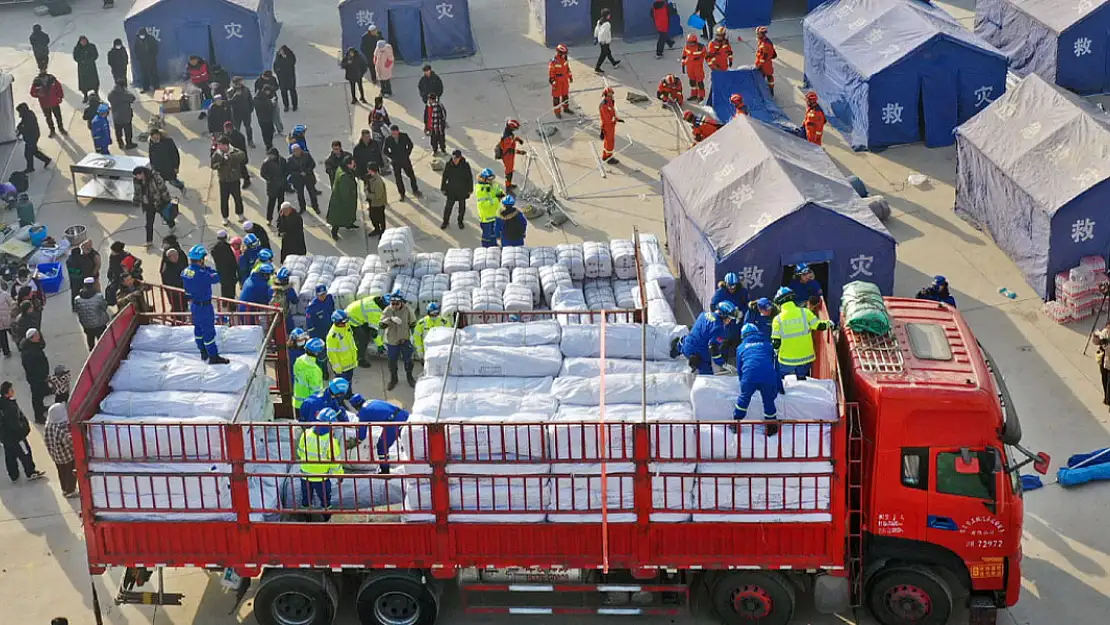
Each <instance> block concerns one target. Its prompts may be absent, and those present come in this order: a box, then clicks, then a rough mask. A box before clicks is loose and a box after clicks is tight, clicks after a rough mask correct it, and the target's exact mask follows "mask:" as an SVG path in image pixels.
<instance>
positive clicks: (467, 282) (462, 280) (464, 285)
mask: <svg viewBox="0 0 1110 625" xmlns="http://www.w3.org/2000/svg"><path fill="white" fill-rule="evenodd" d="M481 284H482V278H481V274H480V273H478V272H477V271H469V270H468V271H456V272H455V273H453V274H451V290H460V289H476V288H478V287H479V286H480V285H481Z"/></svg>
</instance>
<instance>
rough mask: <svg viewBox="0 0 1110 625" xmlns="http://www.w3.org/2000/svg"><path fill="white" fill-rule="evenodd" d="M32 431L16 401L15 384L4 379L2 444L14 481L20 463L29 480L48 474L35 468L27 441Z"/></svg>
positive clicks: (0, 398) (0, 402)
mask: <svg viewBox="0 0 1110 625" xmlns="http://www.w3.org/2000/svg"><path fill="white" fill-rule="evenodd" d="M30 433H31V424H30V423H28V422H27V417H26V416H24V415H23V411H22V410H20V408H19V404H18V403H16V401H15V385H14V384H12V383H11V382H10V381H9V380H4V383H3V384H0V444H3V445H4V464H5V465H6V466H7V469H8V477H9V478H11V480H12V481H13V482H15V481H16V480H18V479H19V465H20V464H22V465H23V474H24V475H25V476H27V479H28V480H37V479H39V478H40V477H42V476H44V475H46V474H45V473H43V472H42V471H39V470H38V469H36V468H35V459H34V458H33V457H32V456H31V445H30V443H28V442H27V435H28V434H30Z"/></svg>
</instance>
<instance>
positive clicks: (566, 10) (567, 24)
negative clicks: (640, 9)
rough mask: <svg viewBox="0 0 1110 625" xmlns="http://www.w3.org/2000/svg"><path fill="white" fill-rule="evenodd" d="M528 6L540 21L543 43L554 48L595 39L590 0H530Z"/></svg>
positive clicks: (645, 9)
mask: <svg viewBox="0 0 1110 625" xmlns="http://www.w3.org/2000/svg"><path fill="white" fill-rule="evenodd" d="M528 6H529V7H530V8H531V10H532V14H533V15H535V16H536V20H537V21H538V22H539V26H540V33H542V34H543V45H545V46H547V47H549V48H554V47H555V46H557V45H559V44H560V43H565V44H567V45H568V46H569V45H574V44H579V43H588V42H590V41H593V38H594V25H593V23H591V16H590V1H589V0H578V1H577V2H574V3H569V2H563V0H528ZM644 11H645V12H646V11H647V8H644Z"/></svg>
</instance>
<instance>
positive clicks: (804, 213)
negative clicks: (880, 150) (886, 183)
mask: <svg viewBox="0 0 1110 625" xmlns="http://www.w3.org/2000/svg"><path fill="white" fill-rule="evenodd" d="M662 179H663V221H664V226H665V227H666V234H667V245H668V247H669V249H670V252H671V254H673V256H674V260H675V263H676V264H677V265H678V269H679V280H680V281H681V283H682V285H683V286H684V287H685V289H686V290H687V291H688V292H689V293H691V294H692V296H693V297H694V298H695V299H696V300H697V302H698V303H699V304H700V305H701V306H703V307H704V306H708V305H709V301H710V299H711V298H712V297H713V291H714V289H715V288H716V284H717V281H718V280H720V279H721V278H723V277H724V275H725V274H726V273H728V272H730V271H735V272H736V273H738V274H740V275H741V276H742V277H743V278H744V279H745V281H746V282H747V286H748V288H749V289H751V291H752V293H753V296H754V297H771V296H772V295H773V294H774V292H775V291H776V290H777V289H778V287H779V286H781V285H782V283H783V279H784V278H785V277H787V274H786V271H788V269H787V266H793V265H794V264H796V263H800V262H806V263H811V264H825V265H826V268H827V278H826V282H825V287H826V288H825V294H826V298H827V301H828V306H829V312H830V314H831V315H833V316H834V318H835V317H836V316H837V315H838V314H839V310H840V294H841V290H842V289H843V287H844V285H845V284H847V283H849V282H851V281H853V280H867V281H868V282H874V283H875V284H877V285H878V286H879V289H880V290H881V291H882V292H883V293H884V294H888V295H889V294H890V293H891V292H892V289H893V288H894V266H895V252H894V245H895V243H894V238H893V237H892V236H891V235H890V233H889V232H887V230H886V228H885V227H884V226H883V225H882V223H880V222H879V220H878V218H876V217H875V215H874V214H873V213H872V212H871V209H870V208H869V207H868V206H867V204H866V203H864V201H863V200H861V199H860V197H859V195H857V194H856V192H855V190H854V189H852V186H851V185H850V184H848V181H847V179H846V178H845V176H844V174H843V173H841V172H840V170H839V169H837V167H836V164H835V163H833V161H832V159H831V158H829V155H828V154H826V153H825V151H824V150H823V149H822V148H821V147H820V146H816V145H813V144H812V143H809V142H808V141H806V140H804V139H800V138H798V137H795V136H792V135H789V134H787V133H785V132H782V131H780V130H777V129H776V128H774V127H772V126H769V125H767V124H764V123H763V122H760V121H757V120H753V119H752V118H750V117H737V118H735V119H733V120H732V121H731V122H729V123H728V124H726V125H725V126H724V128H722V129H721V130H718V131H717V132H716V133H714V134H713V136H712V137H710V138H709V139H706V140H705V141H703V142H701V143H699V144H698V145H697V146H696V147H694V148H692V149H690V150H688V151H687V152H686V153H684V154H682V155H680V156H678V157H677V158H675V159H674V160H672V161H671V162H670V163H667V164H666V165H665V166H664V167H663V170H662Z"/></svg>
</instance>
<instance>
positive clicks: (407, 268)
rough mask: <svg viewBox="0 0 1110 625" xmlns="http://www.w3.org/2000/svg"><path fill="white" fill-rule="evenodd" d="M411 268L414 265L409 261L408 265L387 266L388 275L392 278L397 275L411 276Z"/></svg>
mask: <svg viewBox="0 0 1110 625" xmlns="http://www.w3.org/2000/svg"><path fill="white" fill-rule="evenodd" d="M413 269H414V267H413V266H412V264H411V263H410V264H408V265H397V266H396V267H390V268H389V275H390V276H392V277H393V278H396V277H397V276H412V270H413Z"/></svg>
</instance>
